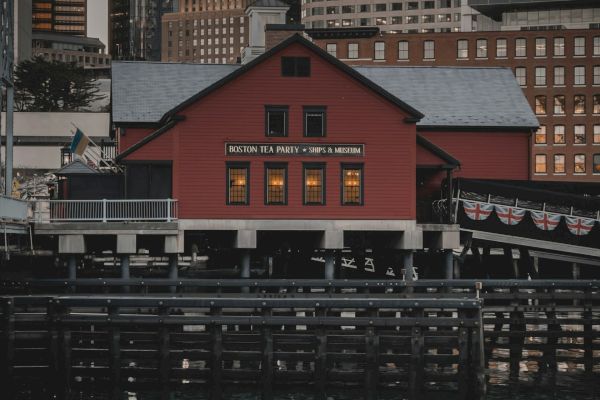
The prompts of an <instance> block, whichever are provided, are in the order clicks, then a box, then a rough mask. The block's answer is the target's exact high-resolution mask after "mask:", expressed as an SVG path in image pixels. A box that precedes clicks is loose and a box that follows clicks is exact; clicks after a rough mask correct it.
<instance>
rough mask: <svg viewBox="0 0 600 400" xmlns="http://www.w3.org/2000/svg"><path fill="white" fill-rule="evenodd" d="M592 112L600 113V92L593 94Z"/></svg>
mask: <svg viewBox="0 0 600 400" xmlns="http://www.w3.org/2000/svg"><path fill="white" fill-rule="evenodd" d="M592 114H600V94H595V95H594V96H592Z"/></svg>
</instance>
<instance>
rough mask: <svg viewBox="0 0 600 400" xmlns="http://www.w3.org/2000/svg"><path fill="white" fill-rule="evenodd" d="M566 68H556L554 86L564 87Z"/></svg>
mask: <svg viewBox="0 0 600 400" xmlns="http://www.w3.org/2000/svg"><path fill="white" fill-rule="evenodd" d="M564 84H565V67H554V86H564Z"/></svg>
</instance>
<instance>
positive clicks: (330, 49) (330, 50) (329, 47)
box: [327, 43, 337, 57]
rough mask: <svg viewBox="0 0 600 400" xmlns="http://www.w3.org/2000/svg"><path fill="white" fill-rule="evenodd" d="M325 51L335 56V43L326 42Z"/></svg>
mask: <svg viewBox="0 0 600 400" xmlns="http://www.w3.org/2000/svg"><path fill="white" fill-rule="evenodd" d="M327 52H328V53H329V54H331V55H332V56H334V57H337V44H336V43H327Z"/></svg>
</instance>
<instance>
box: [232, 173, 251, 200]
mask: <svg viewBox="0 0 600 400" xmlns="http://www.w3.org/2000/svg"><path fill="white" fill-rule="evenodd" d="M249 169H250V168H249V165H248V164H231V165H229V166H228V167H227V181H228V184H227V204H231V205H247V204H249V190H248V181H249V175H250V174H249Z"/></svg>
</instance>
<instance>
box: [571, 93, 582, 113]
mask: <svg viewBox="0 0 600 400" xmlns="http://www.w3.org/2000/svg"><path fill="white" fill-rule="evenodd" d="M573 114H579V115H580V114H585V96H584V95H582V94H576V95H575V96H573Z"/></svg>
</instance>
